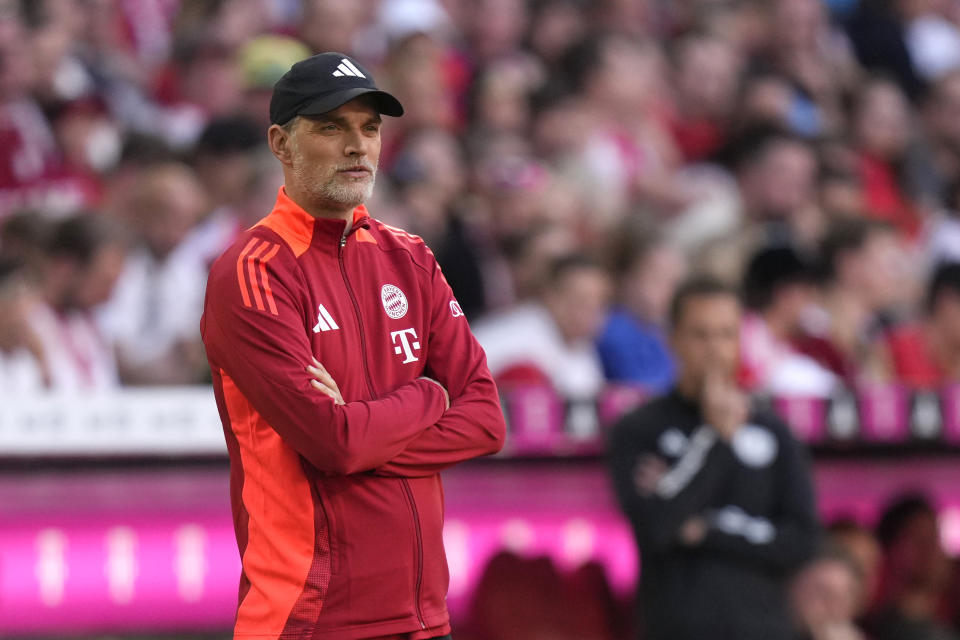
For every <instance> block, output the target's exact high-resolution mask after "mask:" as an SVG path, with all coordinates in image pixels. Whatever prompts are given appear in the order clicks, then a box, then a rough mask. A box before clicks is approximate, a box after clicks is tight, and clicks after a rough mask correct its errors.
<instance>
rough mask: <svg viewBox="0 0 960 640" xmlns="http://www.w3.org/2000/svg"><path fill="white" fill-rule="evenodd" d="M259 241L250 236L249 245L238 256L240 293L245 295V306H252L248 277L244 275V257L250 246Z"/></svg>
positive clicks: (242, 295)
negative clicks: (248, 290)
mask: <svg viewBox="0 0 960 640" xmlns="http://www.w3.org/2000/svg"><path fill="white" fill-rule="evenodd" d="M257 242H259V239H258V238H250V242H248V243H247V246H245V247H244V248H243V251H241V252H240V257H239V258H237V282H238V283H239V284H240V295H241V297H243V306H245V307H249V306H250V294H249V293H247V279H246V277H245V276H244V275H243V259H244V258H245V257H246V255H247V252H248V251H250V247H252V246H253V245H254V244H256V243H257Z"/></svg>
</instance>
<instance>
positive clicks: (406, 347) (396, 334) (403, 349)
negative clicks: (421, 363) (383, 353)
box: [390, 329, 420, 364]
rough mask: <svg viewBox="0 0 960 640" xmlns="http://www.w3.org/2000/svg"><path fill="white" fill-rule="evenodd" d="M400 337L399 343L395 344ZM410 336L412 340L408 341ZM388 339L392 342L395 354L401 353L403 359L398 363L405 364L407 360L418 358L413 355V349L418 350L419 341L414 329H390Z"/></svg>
mask: <svg viewBox="0 0 960 640" xmlns="http://www.w3.org/2000/svg"><path fill="white" fill-rule="evenodd" d="M408 336H409V337H408ZM398 338H399V339H400V344H397V339H398ZM410 338H413V342H410ZM390 340H391V341H392V342H393V352H394V353H395V354H397V355H400V354H401V353H403V356H404V358H406V360H404V361H403V362H401V363H400V364H407V363H408V362H416V361H417V360H419V359H420V358H418V357H417V356H415V355H413V352H414V350H416V351H419V350H420V342H419V341H418V340H417V331H416V329H404V330H403V331H391V332H390Z"/></svg>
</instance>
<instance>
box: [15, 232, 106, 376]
mask: <svg viewBox="0 0 960 640" xmlns="http://www.w3.org/2000/svg"><path fill="white" fill-rule="evenodd" d="M46 251H47V258H46V260H45V261H44V264H43V267H42V274H41V285H40V286H41V291H42V294H41V301H40V303H39V304H36V305H34V306H33V309H32V311H31V314H30V326H31V328H32V329H33V331H34V333H35V335H36V336H37V338H38V339H39V341H40V344H41V351H42V353H43V357H44V358H45V367H46V370H47V371H48V372H49V374H50V377H51V381H52V388H54V389H56V390H59V391H72V392H78V391H94V390H98V391H103V390H109V389H114V388H116V387H117V386H118V385H119V382H120V381H119V376H118V375H117V359H116V354H115V352H114V350H113V347H112V346H111V344H110V343H109V342H108V341H107V340H106V339H105V338H104V336H103V335H102V334H101V332H100V329H99V327H98V326H97V323H96V321H95V318H94V311H95V310H96V309H97V308H98V307H99V306H100V305H102V304H104V303H105V302H106V301H107V300H109V299H110V297H111V295H112V294H113V290H114V286H115V285H116V282H117V279H118V278H119V277H120V274H121V272H122V270H123V263H124V255H125V252H124V246H123V243H122V242H121V239H120V237H119V236H118V235H117V232H116V231H115V229H114V228H113V227H111V226H110V225H109V224H107V222H106V221H105V220H103V219H102V218H99V217H97V216H95V215H92V214H89V215H82V216H77V217H74V218H68V219H66V220H64V221H62V222H60V223H58V224H57V225H56V226H55V227H54V228H53V230H52V231H51V234H50V237H49V240H48V243H47V244H46Z"/></svg>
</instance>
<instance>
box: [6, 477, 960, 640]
mask: <svg viewBox="0 0 960 640" xmlns="http://www.w3.org/2000/svg"><path fill="white" fill-rule="evenodd" d="M816 481H817V488H818V494H819V496H820V498H819V502H820V509H821V512H822V513H824V514H825V516H826V517H827V518H833V517H837V516H841V515H851V516H854V517H856V518H858V519H861V520H862V521H864V522H867V523H870V522H873V521H874V520H875V519H876V517H877V515H878V513H879V510H880V509H881V508H882V504H883V502H885V501H886V500H888V499H889V498H890V497H892V496H894V495H896V494H898V493H899V492H901V491H904V490H907V489H923V490H925V491H927V492H929V493H930V494H931V495H932V497H933V498H934V499H935V500H937V502H938V505H939V506H940V508H941V512H940V513H941V524H942V533H943V539H944V543H945V545H946V547H947V549H948V550H949V551H950V552H951V553H953V554H960V465H957V464H956V463H954V462H952V461H950V460H948V459H944V460H932V461H931V460H926V461H920V460H915V461H913V462H903V461H890V462H885V461H881V462H871V463H854V462H841V461H830V462H821V463H818V464H817V469H816ZM445 485H446V495H447V522H446V528H445V530H444V539H445V543H446V550H447V555H448V560H449V563H450V573H451V581H450V592H449V600H448V603H449V606H450V609H451V613H452V614H453V615H454V616H460V615H462V614H463V613H465V611H466V609H467V607H468V606H469V602H470V595H471V593H472V591H473V589H474V587H475V585H476V583H477V582H478V580H479V579H480V576H481V574H482V573H483V570H484V568H485V567H486V563H487V561H488V560H489V559H490V558H491V557H492V556H493V555H494V554H496V553H497V552H499V551H501V550H504V549H508V550H512V551H515V552H517V553H519V554H521V555H527V556H537V555H546V556H549V557H551V558H552V559H553V560H554V561H555V562H556V563H557V565H558V566H559V567H560V568H561V569H573V568H576V567H578V566H580V565H581V564H583V563H584V562H587V561H596V562H599V563H600V564H601V565H602V566H603V567H604V569H605V571H606V573H607V576H608V578H609V580H610V582H611V585H612V586H613V587H614V589H615V590H616V591H617V592H619V593H620V594H622V595H627V594H629V592H630V590H631V589H632V588H633V585H634V583H635V580H636V566H637V562H636V552H635V550H634V547H633V539H632V536H631V533H630V531H629V527H628V526H627V525H626V523H625V522H624V521H623V520H622V519H621V518H620V516H619V514H618V513H617V509H616V507H615V505H614V503H613V499H612V496H611V492H610V489H609V480H608V478H607V474H606V471H605V470H604V469H603V468H602V467H601V466H600V465H597V464H590V465H582V464H581V465H569V464H568V465H562V464H561V465H535V466H532V467H531V466H520V465H510V466H506V465H495V466H493V465H474V466H470V467H465V468H461V469H455V470H452V471H451V472H449V473H447V474H445ZM0 523H2V524H0V636H4V635H9V634H23V635H26V634H32V633H44V634H60V633H63V634H66V633H70V632H141V631H154V632H160V631H167V632H177V631H184V632H185V631H199V630H206V629H211V630H213V629H229V628H230V627H231V625H232V620H233V613H234V609H235V606H236V598H237V581H238V576H239V560H238V557H237V550H236V544H235V541H234V536H233V528H232V522H231V519H230V512H229V504H228V498H227V476H226V472H225V471H224V470H219V469H218V470H213V471H209V470H164V471H150V472H71V473H62V472H61V473H51V474H43V475H40V474H25V475H17V476H15V475H0Z"/></svg>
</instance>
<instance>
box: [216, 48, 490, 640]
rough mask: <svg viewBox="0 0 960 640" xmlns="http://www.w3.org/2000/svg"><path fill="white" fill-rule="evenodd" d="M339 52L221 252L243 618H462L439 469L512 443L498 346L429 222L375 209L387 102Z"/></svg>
mask: <svg viewBox="0 0 960 640" xmlns="http://www.w3.org/2000/svg"><path fill="white" fill-rule="evenodd" d="M402 113H403V108H402V107H401V106H400V103H399V102H398V101H397V100H396V99H395V98H394V97H393V96H391V95H390V94H388V93H385V92H383V91H380V90H378V89H377V88H376V86H375V85H374V83H373V80H372V78H371V76H370V73H369V71H367V70H366V69H364V68H363V67H361V66H360V65H359V64H358V63H357V62H356V61H354V60H352V59H351V58H349V57H347V56H345V55H342V54H339V53H323V54H319V55H316V56H313V57H311V58H308V59H306V60H303V61H301V62H298V63H297V64H295V65H293V67H292V68H291V69H290V70H289V71H288V72H287V73H286V74H285V75H284V76H283V77H282V78H281V79H280V80H279V81H278V82H277V84H276V86H275V88H274V93H273V98H272V100H271V104H270V119H271V122H272V123H273V124H271V126H270V128H269V130H268V138H269V144H270V149H271V150H272V152H273V153H274V155H275V156H276V157H277V159H278V160H279V161H280V162H281V164H282V165H283V172H284V180H285V185H284V186H283V187H282V188H281V189H280V193H279V195H278V196H277V202H276V205H275V207H274V209H273V211H272V212H271V213H270V214H269V215H268V216H267V217H266V218H264V219H263V220H261V221H260V222H259V223H258V224H257V225H255V226H254V227H253V228H251V229H249V230H248V231H246V232H245V233H243V234H241V236H240V238H239V239H238V240H237V242H236V243H235V244H234V245H233V246H232V247H231V248H229V249H228V250H227V251H226V252H225V253H224V254H223V255H222V256H221V257H220V258H219V259H218V260H217V261H216V262H215V263H214V265H213V267H212V268H211V272H210V277H209V281H208V285H207V299H206V305H205V311H204V316H203V320H202V326H201V332H202V334H203V338H204V342H205V344H206V347H207V355H208V358H209V360H210V367H211V370H212V374H213V384H214V390H215V394H216V398H217V403H218V407H219V410H220V416H221V419H222V420H223V425H224V431H225V433H226V439H227V445H228V449H229V452H230V459H231V497H232V503H233V513H234V523H235V528H236V533H237V542H238V545H239V547H240V553H241V557H242V564H243V573H242V575H241V579H240V601H239V608H238V611H237V619H236V625H235V629H234V633H235V637H237V638H251V637H255V638H284V639H286V638H304V639H306V638H337V639H342V640H353V639H367V638H390V639H394V638H404V639H409V640H421V639H425V638H440V637H446V635H447V634H449V632H450V626H449V616H448V614H447V610H446V604H445V596H446V589H447V578H448V574H447V566H446V560H445V557H444V551H443V540H442V528H443V490H442V487H441V483H440V476H439V475H438V474H439V472H440V471H441V470H442V469H444V468H446V467H449V466H450V465H453V464H456V463H458V462H461V461H463V460H466V459H468V458H473V457H476V456H481V455H484V454H488V453H493V452H495V451H498V450H499V449H500V448H501V446H502V444H503V438H504V433H505V426H504V422H503V417H502V414H501V413H500V408H499V401H498V398H497V390H496V387H495V386H494V383H493V380H492V378H491V376H490V373H489V371H488V369H487V365H486V362H485V358H484V354H483V351H482V350H481V348H480V346H479V345H478V344H477V342H476V341H475V340H474V338H473V336H472V334H471V333H470V329H469V327H468V325H467V323H466V320H465V318H464V316H463V312H462V311H461V309H460V306H459V305H458V304H457V301H456V299H455V298H454V297H453V294H452V292H451V290H450V288H449V287H448V286H447V284H446V281H445V280H444V278H443V275H442V274H441V272H440V269H439V267H438V266H437V264H436V261H435V260H434V258H433V254H432V253H431V252H430V250H429V249H428V248H427V247H426V246H425V245H424V244H423V241H422V240H421V239H420V238H418V237H416V236H412V235H409V234H407V233H406V232H404V231H402V230H400V229H396V228H394V227H390V226H387V225H385V224H383V223H381V222H379V221H377V220H375V219H372V218H371V217H370V216H369V215H368V214H367V211H366V209H365V207H364V206H363V204H362V203H363V202H364V201H365V200H366V199H367V198H368V197H369V196H370V193H371V191H372V189H373V183H374V178H375V175H376V166H377V160H378V157H379V154H380V124H381V122H380V114H386V115H391V116H400V115H401V114H402Z"/></svg>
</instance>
